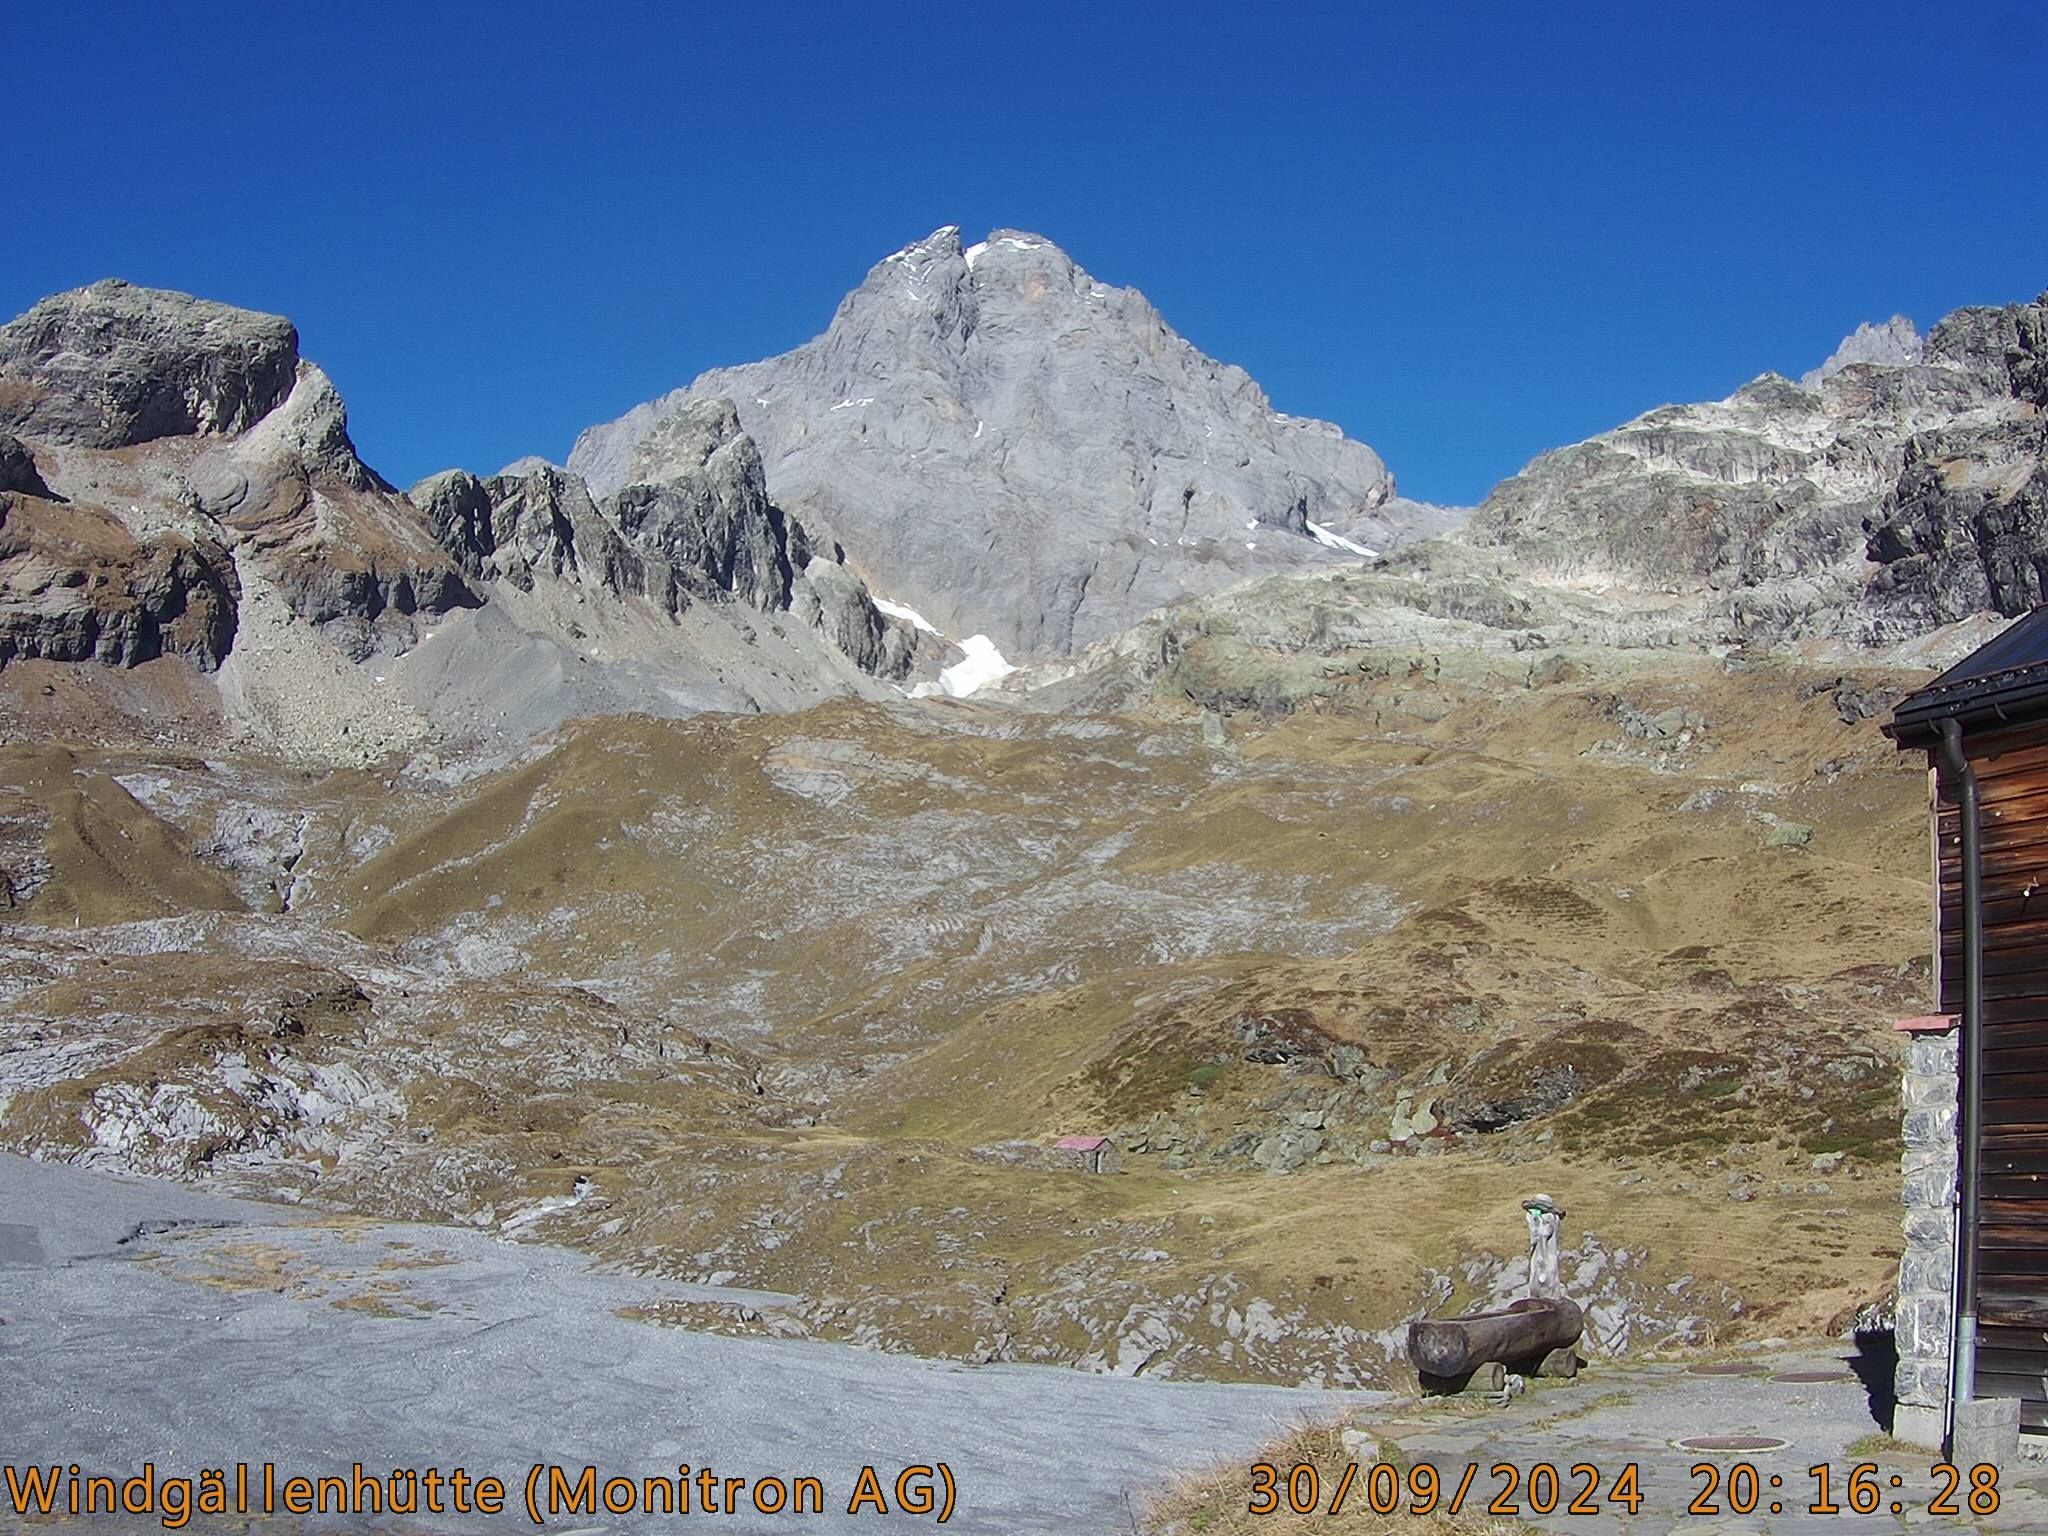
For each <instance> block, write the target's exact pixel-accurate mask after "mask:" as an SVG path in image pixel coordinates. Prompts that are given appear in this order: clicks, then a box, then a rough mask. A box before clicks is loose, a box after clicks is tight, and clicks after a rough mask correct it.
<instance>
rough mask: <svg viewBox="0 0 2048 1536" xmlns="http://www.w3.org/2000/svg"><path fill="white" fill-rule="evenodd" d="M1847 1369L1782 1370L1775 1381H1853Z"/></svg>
mask: <svg viewBox="0 0 2048 1536" xmlns="http://www.w3.org/2000/svg"><path fill="white" fill-rule="evenodd" d="M1853 1379H1854V1378H1853V1377H1851V1376H1850V1374H1849V1373H1848V1372H1847V1371H1780V1372H1778V1374H1777V1375H1775V1376H1773V1377H1772V1378H1771V1380H1773V1381H1851V1380H1853Z"/></svg>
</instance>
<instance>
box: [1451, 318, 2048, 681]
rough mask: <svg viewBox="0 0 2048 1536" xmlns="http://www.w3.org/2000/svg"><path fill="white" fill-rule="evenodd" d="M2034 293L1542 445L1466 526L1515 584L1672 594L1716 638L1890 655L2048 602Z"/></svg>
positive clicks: (1853, 343)
mask: <svg viewBox="0 0 2048 1536" xmlns="http://www.w3.org/2000/svg"><path fill="white" fill-rule="evenodd" d="M2044 313H2048V310H2044V306H2043V304H2042V303H2041V302H2036V303H2034V304H2031V305H2014V306H2009V307H2007V308H2004V309H1968V310H1960V311H1958V312H1957V313H1955V314H1954V315H1951V316H1950V317H1948V318H1947V319H1946V320H1944V321H1942V323H1941V324H1940V325H1938V326H1937V327H1935V329H1934V331H1933V332H1932V333H1931V334H1930V335H1929V337H1928V338H1927V341H1926V343H1925V345H1924V347H1923V346H1920V345H1918V344H1917V343H1916V342H1915V341H1913V340H1912V339H1910V338H1911V328H1910V327H1909V326H1906V327H1902V326H1901V325H1900V324H1899V323H1898V322H1894V324H1893V325H1892V326H1890V327H1886V328H1885V329H1883V330H1882V331H1874V332H1873V331H1870V330H1868V329H1867V328H1866V330H1865V331H1864V332H1859V334H1858V336H1853V337H1851V338H1849V339H1848V340H1847V341H1845V342H1844V343H1843V346H1842V347H1841V348H1840V349H1838V351H1837V353H1836V355H1835V356H1834V357H1833V358H1831V359H1830V360H1829V362H1828V363H1827V364H1825V365H1823V366H1822V367H1821V368H1820V369H1818V370H1816V371H1815V372H1814V373H1813V374H1810V375H1808V377H1809V378H1810V379H1813V380H1814V381H1815V383H1814V386H1813V387H1811V388H1806V387H1802V386H1801V385H1798V384H1794V383H1793V382H1792V381H1791V380H1789V379H1784V378H1780V377H1778V376H1777V375H1774V374H1766V375H1764V376H1763V377H1761V378H1759V379H1757V380H1755V381H1754V382H1752V383H1750V384H1747V385H1744V386H1743V387H1742V388H1741V389H1739V390H1737V391H1736V392H1735V393H1734V394H1732V395H1730V396H1729V397H1728V398H1727V399H1725V400H1721V401H1717V402H1713V403H1709V404H1702V405H1686V406H1664V407H1661V408H1660V409H1658V410H1654V411H1651V412H1649V413H1648V414H1646V415H1644V416H1640V417H1638V418H1637V419H1636V420H1634V421H1632V422H1629V423H1628V424H1626V425H1625V426H1622V427H1618V428H1616V429H1615V430H1614V431H1612V432H1606V433H1602V434H1601V435H1600V436H1598V437H1595V438H1592V439H1589V440H1588V441H1586V442H1583V443H1578V444H1574V445H1573V446H1571V447H1568V448H1561V449H1558V450H1556V451H1555V452H1552V453H1547V454H1544V455H1543V456H1542V457H1541V458H1538V459H1537V460H1536V461H1535V462H1534V463H1532V464H1531V465H1529V467H1528V468H1527V469H1525V470H1523V471H1522V473H1521V474H1519V475H1516V476H1515V477H1514V478H1512V479H1510V480H1507V481H1504V482H1502V484H1501V485H1499V486H1498V487H1496V488H1495V489H1494V491H1493V493H1492V494H1491V495H1489V496H1488V497H1487V499H1486V501H1485V503H1484V504H1483V505H1482V506H1481V507H1480V508H1479V509H1478V510H1477V511H1476V512H1475V513H1474V514H1473V516H1472V519H1471V522H1470V523H1469V524H1468V526H1467V527H1466V528H1465V529H1464V530H1462V531H1461V532H1460V533H1459V534H1458V535H1457V537H1458V538H1459V539H1460V540H1462V541H1463V542H1465V543H1468V544H1469V545H1471V546H1473V547H1475V548H1477V549H1480V550H1486V551H1492V552H1495V553H1497V554H1498V555H1500V556H1502V557H1503V558H1505V559H1506V560H1507V561H1508V562H1509V563H1510V564H1511V566H1512V567H1513V569H1514V570H1515V571H1516V572H1517V573H1518V574H1521V575H1524V576H1533V577H1536V578H1538V579H1549V580H1552V581H1562V582H1566V583H1569V584H1572V585H1574V586H1577V587H1579V588H1581V589H1590V590H1596V591H1618V590H1622V589H1631V590H1634V591H1636V592H1638V593H1644V594H1661V595H1663V596H1664V597H1665V598H1667V599H1668V600H1669V602H1668V606H1670V607H1672V608H1674V609H1683V610H1685V619H1686V626H1687V628H1688V629H1689V631H1690V633H1691V634H1692V636H1693V637H1694V638H1695V639H1697V640H1698V641H1700V642H1701V643H1708V644H1748V643H1752V642H1758V643H1775V642H1781V641H1793V640H1803V639H1814V638H1822V639H1835V640H1842V641H1846V642H1848V643H1851V644H1857V645H1880V644H1885V643H1889V642H1892V641H1897V640H1900V639H1904V638H1908V637H1910V636H1912V635H1916V634H1920V633H1924V632H1925V631H1926V630H1928V629H1930V628H1932V627H1934V626H1936V625H1939V624H1943V623H1948V622H1951V621H1954V620H1957V619H1961V618H1964V617H1967V616H1968V615H1970V614H1972V613H1975V612H1980V611H1984V610H1987V609H1988V610H1990V611H1993V612H1996V613H2000V614H2006V615H2010V614H2014V613H2018V612H2021V611H2023V610H2024V609H2025V608H2027V607H2029V606H2032V605H2033V604H2034V603H2037V602H2040V601H2042V600H2043V598H2044V596H2048V587H2044V583H2043V580H2042V577H2041V575H2040V573H2039V572H2038V571H2037V570H2036V569H2035V565H2034V559H2033V552H2034V551H2036V550H2038V549H2039V548H2040V547H2041V545H2040V535H2041V533H2042V531H2043V522H2042V515H2041V507H2042V486H2043V480H2042V475H2043V469H2042V465H2043V454H2044V449H2043V441H2044V440H2043V424H2042V420H2041V416H2040V410H2041V398H2040V396H2041V389H2042V382H2041V381H2042V378H2043V368H2044V357H2048V350H2044V348H2043V345H2042V339H2041V338H2042V328H2043V315H2044Z"/></svg>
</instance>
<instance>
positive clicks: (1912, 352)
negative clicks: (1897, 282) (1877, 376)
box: [1799, 315, 1921, 389]
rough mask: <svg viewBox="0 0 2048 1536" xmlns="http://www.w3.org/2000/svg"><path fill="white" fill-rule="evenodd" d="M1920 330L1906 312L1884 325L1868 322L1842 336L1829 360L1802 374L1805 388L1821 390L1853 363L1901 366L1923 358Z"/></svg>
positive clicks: (1800, 380)
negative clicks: (1822, 386)
mask: <svg viewBox="0 0 2048 1536" xmlns="http://www.w3.org/2000/svg"><path fill="white" fill-rule="evenodd" d="M1920 352H1921V343H1920V333H1919V332H1918V331H1916V330H1914V329H1913V322H1912V321H1910V320H1908V319H1907V318H1906V317H1905V316H1904V315H1893V316H1892V317H1891V319H1889V320H1887V321H1885V323H1884V324H1883V325H1872V324H1871V323H1870V322H1869V321H1867V320H1866V321H1864V322H1863V324H1861V325H1859V326H1857V327H1856V329H1855V330H1853V331H1851V332H1850V333H1849V334H1848V335H1847V336H1844V337H1843V338H1842V342H1841V345H1840V346H1838V347H1836V348H1835V350H1834V351H1833V352H1830V353H1829V354H1828V359H1827V361H1826V362H1824V363H1822V364H1821V365H1820V366H1819V367H1818V368H1814V369H1811V370H1809V371H1808V372H1806V373H1803V374H1801V375H1800V376H1799V385H1800V387H1801V388H1802V389H1819V388H1820V387H1821V385H1823V384H1825V383H1826V382H1827V381H1828V380H1829V379H1831V378H1833V377H1834V376H1835V375H1836V374H1838V373H1840V372H1841V371H1842V370H1843V369H1844V368H1847V367H1849V366H1850V365H1851V364H1852V363H1881V364H1883V365H1884V366H1885V367H1888V368H1899V367H1903V366H1905V365H1906V364H1907V363H1917V362H1919V361H1920Z"/></svg>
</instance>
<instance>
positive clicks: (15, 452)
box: [0, 432, 50, 496]
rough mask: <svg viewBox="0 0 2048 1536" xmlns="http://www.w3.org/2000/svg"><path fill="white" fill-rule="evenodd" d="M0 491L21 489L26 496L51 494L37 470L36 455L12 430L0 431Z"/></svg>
mask: <svg viewBox="0 0 2048 1536" xmlns="http://www.w3.org/2000/svg"><path fill="white" fill-rule="evenodd" d="M0 491H19V492H21V493H22V495H24V496H48V495H49V494H50V488H49V487H48V486H47V485H45V484H43V477H42V476H41V475H40V474H39V473H37V471H36V458H35V455H34V454H32V453H30V452H29V450H28V444H26V443H24V442H23V441H22V440H21V439H20V438H18V437H16V436H14V434H12V433H11V432H0Z"/></svg>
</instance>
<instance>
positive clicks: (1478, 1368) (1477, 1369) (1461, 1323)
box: [1408, 1296, 1586, 1392]
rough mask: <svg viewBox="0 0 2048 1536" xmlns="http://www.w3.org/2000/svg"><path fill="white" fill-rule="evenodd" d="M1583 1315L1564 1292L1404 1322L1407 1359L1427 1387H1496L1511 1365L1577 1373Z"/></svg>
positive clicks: (1534, 1371)
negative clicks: (1495, 1307) (1491, 1309)
mask: <svg viewBox="0 0 2048 1536" xmlns="http://www.w3.org/2000/svg"><path fill="white" fill-rule="evenodd" d="M1585 1328H1586V1315H1585V1313H1584V1312H1582V1311H1581V1310H1580V1309H1579V1304H1578V1303H1577V1302H1575V1301H1572V1300H1570V1299H1568V1298H1566V1297H1563V1296H1524V1297H1523V1298H1522V1299H1521V1300H1520V1301H1515V1302H1510V1303H1509V1304H1508V1305H1507V1307H1506V1308H1504V1309H1503V1310H1501V1311H1499V1312H1471V1313H1467V1314H1466V1315H1465V1316H1463V1317H1436V1318H1424V1319H1422V1320H1421V1321H1419V1322H1415V1323H1410V1324H1409V1325H1408V1359H1409V1362H1410V1363H1411V1364H1413V1365H1414V1367H1415V1374H1416V1375H1417V1376H1418V1377H1420V1378H1421V1380H1422V1389H1423V1390H1424V1391H1425V1392H1464V1391H1481V1392H1498V1391H1500V1390H1501V1389H1502V1387H1503V1386H1504V1385H1505V1384H1506V1378H1507V1374H1508V1372H1510V1371H1513V1372H1515V1373H1516V1374H1517V1375H1522V1376H1576V1375H1578V1373H1579V1356H1578V1351H1577V1349H1576V1348H1575V1346H1576V1345H1577V1344H1578V1342H1579V1336H1580V1335H1581V1334H1582V1333H1584V1332H1585Z"/></svg>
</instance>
